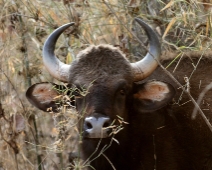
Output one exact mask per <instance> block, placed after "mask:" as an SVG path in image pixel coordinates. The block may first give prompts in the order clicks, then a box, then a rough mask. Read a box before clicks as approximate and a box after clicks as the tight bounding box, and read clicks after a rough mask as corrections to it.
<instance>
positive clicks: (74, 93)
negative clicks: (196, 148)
mask: <svg viewBox="0 0 212 170" xmlns="http://www.w3.org/2000/svg"><path fill="white" fill-rule="evenodd" d="M73 95H74V97H80V96H81V94H80V91H79V90H75V91H74V92H73Z"/></svg>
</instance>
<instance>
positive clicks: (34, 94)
mask: <svg viewBox="0 0 212 170" xmlns="http://www.w3.org/2000/svg"><path fill="white" fill-rule="evenodd" d="M64 88H65V87H64V86H61V85H56V84H53V83H37V84H34V85H32V86H31V87H29V88H28V90H27V92H26V97H27V99H28V100H29V102H30V103H31V104H32V105H34V106H35V107H37V108H38V109H40V110H43V111H45V112H47V111H51V110H52V111H54V112H56V111H57V108H58V105H57V104H56V102H55V98H56V97H57V96H59V90H61V89H64ZM48 108H51V110H50V109H48Z"/></svg>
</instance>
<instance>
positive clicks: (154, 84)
mask: <svg viewBox="0 0 212 170" xmlns="http://www.w3.org/2000/svg"><path fill="white" fill-rule="evenodd" d="M134 89H135V90H134V94H133V98H134V102H133V107H134V109H136V110H137V111H138V112H149V111H155V110H158V109H161V108H162V107H164V106H166V105H167V104H168V103H169V102H170V101H171V100H172V98H173V97H174V95H175V93H176V91H175V89H174V87H173V86H172V85H171V84H169V83H165V82H162V81H156V80H152V81H148V82H146V83H143V84H135V87H134Z"/></svg>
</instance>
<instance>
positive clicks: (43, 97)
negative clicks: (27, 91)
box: [32, 84, 59, 103]
mask: <svg viewBox="0 0 212 170" xmlns="http://www.w3.org/2000/svg"><path fill="white" fill-rule="evenodd" d="M32 95H33V96H34V97H35V98H36V99H37V100H38V101H40V102H41V103H47V102H51V101H53V99H54V98H55V97H56V96H58V95H59V93H58V92H57V91H56V90H54V89H53V86H52V84H39V85H37V86H35V88H34V89H33V93H32Z"/></svg>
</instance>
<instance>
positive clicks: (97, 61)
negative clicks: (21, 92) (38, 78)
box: [26, 18, 175, 138]
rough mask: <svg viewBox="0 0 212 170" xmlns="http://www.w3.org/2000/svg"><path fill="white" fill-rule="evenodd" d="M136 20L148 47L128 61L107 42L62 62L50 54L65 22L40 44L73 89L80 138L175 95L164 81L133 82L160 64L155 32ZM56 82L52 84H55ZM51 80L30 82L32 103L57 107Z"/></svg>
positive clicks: (50, 66) (97, 134) (99, 134)
mask: <svg viewBox="0 0 212 170" xmlns="http://www.w3.org/2000/svg"><path fill="white" fill-rule="evenodd" d="M135 21H136V22H137V23H138V24H139V25H141V26H142V27H143V29H144V30H145V32H146V34H147V36H148V38H149V51H148V53H147V55H146V56H145V57H144V58H143V59H142V60H140V61H138V62H135V63H130V62H129V61H128V60H127V59H126V58H125V55H124V54H123V53H122V52H121V51H120V50H119V49H118V48H116V47H113V46H111V45H97V46H94V45H91V46H90V47H88V48H86V49H85V50H82V51H81V52H79V54H78V55H77V57H76V60H75V61H73V62H72V64H71V65H68V64H64V63H62V62H61V61H60V60H59V59H58V58H57V57H56V56H55V54H54V49H55V44H56V41H57V39H58V37H59V36H60V34H61V33H62V32H63V31H64V30H65V29H67V28H68V27H70V26H72V25H74V23H69V24H66V25H63V26H61V27H59V28H58V29H56V30H55V31H54V32H53V33H52V34H51V35H50V36H49V37H48V38H47V40H46V42H45V44H44V47H43V62H44V65H45V67H46V68H47V70H48V71H49V73H50V74H51V75H52V76H53V77H54V78H56V79H58V80H60V81H62V82H66V83H68V87H70V88H76V89H77V90H76V91H75V92H74V105H75V106H76V109H77V111H78V113H79V114H81V115H83V119H82V122H81V123H82V126H83V132H84V133H83V134H84V138H107V137H109V132H110V129H109V128H107V127H108V126H109V125H110V124H111V122H112V121H113V120H114V119H116V118H117V116H119V117H122V118H123V119H124V120H125V121H128V119H129V117H130V110H134V111H136V112H138V113H146V112H149V111H155V110H157V109H160V108H162V107H164V106H165V105H166V104H167V103H168V102H169V101H170V100H171V99H172V97H173V95H174V93H175V92H174V91H175V90H174V88H173V87H172V86H171V85H170V84H168V83H165V82H160V81H155V80H154V81H148V82H146V83H143V84H140V83H137V82H139V81H141V80H143V79H145V78H146V77H148V76H149V75H150V74H151V73H152V72H153V71H154V70H155V69H156V67H157V66H158V62H157V60H159V59H160V50H161V49H160V43H159V40H158V37H157V35H156V33H155V32H154V31H153V30H152V29H151V28H150V27H149V26H148V25H147V24H146V23H145V22H143V21H142V20H141V19H139V18H136V19H135ZM53 87H54V88H53ZM55 87H58V86H57V85H55V84H53V83H39V84H35V85H33V86H31V87H30V88H29V89H28V90H27V92H26V96H27V98H28V100H29V101H30V103H31V104H33V105H34V106H36V107H37V108H39V109H41V110H43V111H47V109H48V108H49V107H52V108H53V110H54V111H56V109H57V106H56V103H55V101H54V98H55V97H56V96H57V95H58V91H57V90H55Z"/></svg>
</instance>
